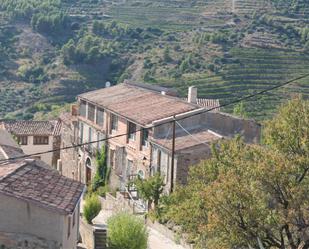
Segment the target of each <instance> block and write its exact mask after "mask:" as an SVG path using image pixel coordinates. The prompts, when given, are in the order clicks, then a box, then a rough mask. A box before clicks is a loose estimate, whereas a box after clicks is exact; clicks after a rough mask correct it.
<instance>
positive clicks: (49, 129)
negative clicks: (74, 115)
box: [3, 120, 61, 136]
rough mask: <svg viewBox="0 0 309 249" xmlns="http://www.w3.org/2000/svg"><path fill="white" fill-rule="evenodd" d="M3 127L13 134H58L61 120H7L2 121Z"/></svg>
mask: <svg viewBox="0 0 309 249" xmlns="http://www.w3.org/2000/svg"><path fill="white" fill-rule="evenodd" d="M3 124H4V127H5V129H6V130H7V131H8V132H10V133H13V134H15V135H45V136H58V135H60V128H61V122H60V121H57V120H52V121H34V120H7V121H3Z"/></svg>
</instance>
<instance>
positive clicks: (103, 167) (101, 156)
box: [91, 146, 110, 192]
mask: <svg viewBox="0 0 309 249" xmlns="http://www.w3.org/2000/svg"><path fill="white" fill-rule="evenodd" d="M96 165H97V167H96V168H97V171H96V173H95V176H94V178H93V180H92V183H91V190H92V191H93V192H95V191H97V190H98V189H99V188H100V187H101V191H102V190H103V189H102V187H103V188H104V187H107V185H108V181H109V175H110V168H109V167H107V162H106V148H105V146H103V147H102V148H101V151H98V152H97V155H96ZM105 189H106V188H105Z"/></svg>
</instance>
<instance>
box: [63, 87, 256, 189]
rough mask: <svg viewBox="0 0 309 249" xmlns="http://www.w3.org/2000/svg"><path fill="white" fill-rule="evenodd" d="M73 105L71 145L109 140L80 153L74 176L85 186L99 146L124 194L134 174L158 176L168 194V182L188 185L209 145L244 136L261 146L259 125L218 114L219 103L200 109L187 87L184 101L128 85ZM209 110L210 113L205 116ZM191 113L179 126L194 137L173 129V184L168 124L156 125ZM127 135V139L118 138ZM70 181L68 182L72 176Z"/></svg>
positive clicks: (113, 180)
mask: <svg viewBox="0 0 309 249" xmlns="http://www.w3.org/2000/svg"><path fill="white" fill-rule="evenodd" d="M169 94H171V95H172V96H171V95H169ZM77 100H78V109H79V111H78V112H77V111H76V110H75V109H74V112H73V115H72V118H73V117H74V120H75V121H74V122H75V124H74V125H71V124H73V123H72V122H68V127H71V129H69V130H70V131H71V133H70V134H71V135H73V136H75V139H73V140H74V143H87V142H92V141H97V140H102V139H105V138H110V139H109V140H108V141H106V142H103V141H101V142H98V143H94V144H91V145H87V146H82V147H81V148H79V149H78V153H77V156H75V159H76V160H77V162H76V164H75V171H76V172H77V174H78V175H79V176H80V177H79V178H78V179H80V180H81V181H82V182H84V183H89V182H90V181H91V179H92V178H93V176H94V174H95V171H96V165H95V155H96V152H97V150H100V148H101V147H102V145H103V144H105V145H106V149H107V150H106V151H107V162H108V165H109V166H110V167H111V169H112V171H111V172H112V173H111V179H110V183H111V185H112V187H114V188H117V187H120V189H124V187H125V186H126V183H128V181H129V179H130V178H132V177H135V176H137V175H139V176H140V177H144V178H147V177H149V176H150V175H152V174H154V172H156V171H159V172H161V174H162V175H164V176H165V181H166V190H167V191H169V188H170V185H171V181H173V182H175V183H176V182H180V183H185V182H186V177H187V175H188V167H189V165H192V164H195V163H197V162H199V161H200V160H201V159H205V158H208V157H209V155H210V147H209V144H210V143H211V142H213V141H215V140H218V139H221V138H222V137H233V136H234V135H236V134H241V135H243V137H244V139H245V141H246V142H259V137H260V125H258V124H256V123H255V122H254V121H252V120H244V119H238V118H235V117H232V116H230V115H227V114H223V113H220V112H217V111H216V110H218V108H219V107H218V101H204V102H203V103H204V104H203V106H202V107H201V106H200V105H199V104H198V103H200V102H199V101H198V98H197V89H196V88H194V87H191V88H189V94H188V101H184V100H183V99H181V98H178V97H175V92H174V91H170V89H166V88H162V87H156V86H149V85H145V84H132V83H123V84H119V85H116V86H113V87H109V88H104V89H100V90H96V91H92V92H88V93H85V94H81V95H79V96H78V97H77ZM207 103H208V104H209V105H207ZM212 108H213V109H214V111H213V112H208V113H203V112H205V109H212ZM192 114H195V115H194V116H193V117H190V118H187V119H185V120H182V121H180V124H181V125H182V126H183V128H185V129H186V130H188V131H190V132H192V133H194V134H195V135H193V137H192V136H191V135H188V134H186V133H184V131H183V130H182V128H181V127H179V126H178V125H177V127H176V137H177V138H176V153H175V164H174V165H175V169H174V177H173V179H171V177H172V174H171V165H170V162H171V146H170V145H168V143H169V144H170V143H171V141H170V140H171V134H172V132H171V130H172V127H171V126H172V125H171V123H169V124H164V125H160V124H162V123H164V122H166V121H167V120H170V121H172V120H173V116H175V115H177V117H188V116H190V115H192ZM153 125H156V127H152V126H153ZM72 127H74V128H72ZM73 130H74V131H73ZM126 133H128V135H125V136H122V135H123V134H126ZM76 135H78V137H77V138H78V141H76ZM117 136H119V137H117ZM195 136H196V137H195ZM184 143H186V145H185V144H184ZM71 153H74V152H71ZM72 157H73V155H72ZM66 167H67V163H66V161H62V168H63V169H64V168H66ZM68 167H72V166H68ZM62 171H64V170H62ZM70 171H71V170H69V172H70ZM68 176H69V177H72V175H71V174H70V173H69V175H68Z"/></svg>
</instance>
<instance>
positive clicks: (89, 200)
mask: <svg viewBox="0 0 309 249" xmlns="http://www.w3.org/2000/svg"><path fill="white" fill-rule="evenodd" d="M83 211H84V212H83V216H84V217H85V219H86V221H87V222H88V224H92V220H93V219H94V218H95V217H96V216H97V215H98V214H99V213H100V211H101V203H100V200H99V198H98V196H97V195H96V194H89V195H87V196H86V200H85V204H84V209H83Z"/></svg>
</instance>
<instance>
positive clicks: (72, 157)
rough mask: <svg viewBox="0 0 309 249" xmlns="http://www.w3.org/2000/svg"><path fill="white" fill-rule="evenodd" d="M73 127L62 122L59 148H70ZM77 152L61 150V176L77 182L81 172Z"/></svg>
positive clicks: (74, 150) (73, 134)
mask: <svg viewBox="0 0 309 249" xmlns="http://www.w3.org/2000/svg"><path fill="white" fill-rule="evenodd" d="M74 129H75V127H74V123H73V122H70V121H67V120H66V122H64V120H62V126H61V147H67V146H72V145H73V142H74V137H75V130H74ZM77 158H78V152H77V150H76V149H68V150H61V153H60V159H61V165H62V167H61V168H62V169H61V174H62V175H64V176H66V177H69V178H73V179H74V180H79V181H80V178H81V176H80V175H81V172H80V170H79V168H78V163H77Z"/></svg>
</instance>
